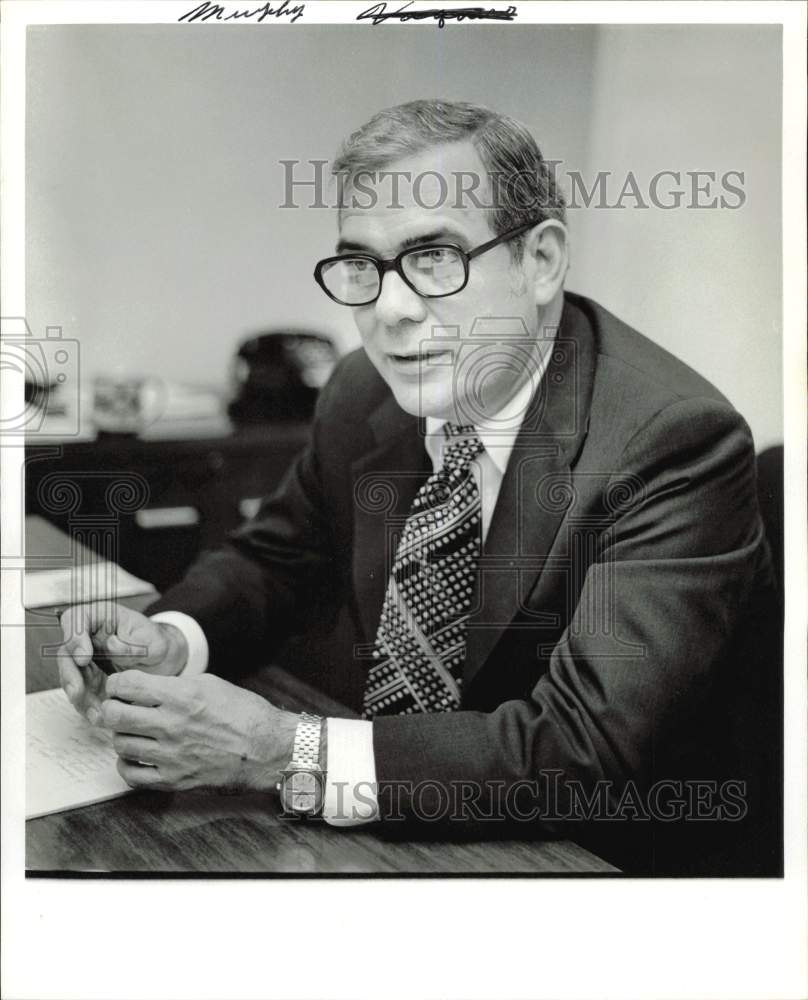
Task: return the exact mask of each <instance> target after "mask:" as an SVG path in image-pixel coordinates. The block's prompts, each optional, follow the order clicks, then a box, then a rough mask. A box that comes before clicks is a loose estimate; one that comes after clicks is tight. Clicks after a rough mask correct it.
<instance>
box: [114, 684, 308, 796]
mask: <svg viewBox="0 0 808 1000" xmlns="http://www.w3.org/2000/svg"><path fill="white" fill-rule="evenodd" d="M107 695H108V698H107V700H106V701H104V703H103V705H102V706H101V716H102V720H103V724H104V726H106V727H107V728H109V729H111V730H112V731H113V733H114V736H113V746H114V747H115V750H116V751H117V753H118V755H119V760H118V771H119V773H120V775H121V777H122V778H123V779H124V781H126V783H127V784H129V785H131V786H132V787H133V788H155V789H158V790H160V791H185V790H187V789H190V788H218V789H220V790H222V791H227V792H239V791H271V790H274V788H275V785H276V783H277V782H278V781H279V780H280V776H281V771H282V770H283V768H285V767H286V765H287V764H288V763H289V761H290V759H291V757H292V746H293V743H294V737H295V729H296V728H297V721H298V717H297V716H296V715H295V714H293V713H292V712H284V711H282V710H281V709H278V708H275V706H274V705H272V704H270V703H269V702H268V701H266V700H265V699H264V698H261V697H260V696H259V695H257V694H253V693H252V692H251V691H245V690H244V689H243V688H239V687H236V686H235V685H234V684H230V683H228V682H227V681H224V680H222V679H221V678H220V677H216V676H214V675H213V674H202V675H200V676H197V677H160V676H153V675H150V674H146V673H143V672H142V671H139V670H126V671H124V672H123V673H118V674H114V675H113V676H112V677H109V678H107Z"/></svg>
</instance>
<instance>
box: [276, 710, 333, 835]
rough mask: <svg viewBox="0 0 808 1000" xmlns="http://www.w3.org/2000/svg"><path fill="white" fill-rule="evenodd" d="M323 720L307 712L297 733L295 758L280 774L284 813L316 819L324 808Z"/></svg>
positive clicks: (299, 723)
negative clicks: (321, 752)
mask: <svg viewBox="0 0 808 1000" xmlns="http://www.w3.org/2000/svg"><path fill="white" fill-rule="evenodd" d="M322 724H323V720H322V719H321V718H320V717H319V716H318V715H309V714H308V713H307V712H304V713H303V714H302V715H301V716H300V720H299V722H298V724H297V729H296V730H295V742H294V745H293V747H292V759H291V760H290V761H289V764H288V765H287V767H286V769H285V770H284V771H281V780H280V781H279V782H278V785H277V789H278V791H279V792H280V796H281V804H282V806H283V809H284V812H286V813H290V814H293V815H295V816H308V817H311V816H317V815H318V814H319V813H320V812H321V811H322V808H323V799H324V795H325V771H324V770H323V769H322V767H320V733H321V730H322Z"/></svg>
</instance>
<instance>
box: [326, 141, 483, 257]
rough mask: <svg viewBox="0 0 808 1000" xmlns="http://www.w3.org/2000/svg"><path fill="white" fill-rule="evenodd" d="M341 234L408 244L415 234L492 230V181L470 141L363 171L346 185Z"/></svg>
mask: <svg viewBox="0 0 808 1000" xmlns="http://www.w3.org/2000/svg"><path fill="white" fill-rule="evenodd" d="M342 204H343V208H342V210H341V211H340V234H341V236H343V238H345V237H346V236H350V234H351V233H353V232H357V233H359V232H368V233H371V232H373V233H375V234H377V236H379V235H382V234H383V235H386V236H388V237H390V238H391V239H405V238H407V237H408V236H409V235H410V233H411V232H415V231H417V230H418V229H419V228H423V229H424V231H425V232H426V231H434V232H441V231H443V230H444V229H459V230H460V231H461V232H463V231H465V232H468V233H469V234H470V235H473V236H478V235H485V234H487V233H488V232H489V231H490V222H491V214H492V208H491V200H490V182H489V179H488V175H487V171H486V169H485V166H484V165H483V162H482V160H481V159H480V155H479V153H478V152H477V150H476V149H475V148H474V146H473V145H472V144H471V143H470V142H462V143H447V144H444V145H441V146H434V147H430V148H429V149H425V150H422V151H420V152H418V153H413V154H412V155H409V156H405V157H401V158H400V159H397V160H392V161H391V162H389V163H387V164H385V165H384V166H383V167H380V168H378V169H377V170H374V171H368V172H360V173H359V174H357V176H356V177H355V178H354V183H352V184H348V185H346V186H345V189H344V191H343V194H342Z"/></svg>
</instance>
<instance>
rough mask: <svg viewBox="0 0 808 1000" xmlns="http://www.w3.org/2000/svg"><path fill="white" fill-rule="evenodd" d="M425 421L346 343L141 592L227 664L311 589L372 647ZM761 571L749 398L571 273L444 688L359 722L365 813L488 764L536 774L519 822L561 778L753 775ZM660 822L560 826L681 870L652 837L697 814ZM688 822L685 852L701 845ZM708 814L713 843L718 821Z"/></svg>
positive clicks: (562, 811)
mask: <svg viewBox="0 0 808 1000" xmlns="http://www.w3.org/2000/svg"><path fill="white" fill-rule="evenodd" d="M421 430H422V424H421V423H420V422H419V421H418V420H417V419H416V418H414V417H411V416H409V415H407V414H406V413H404V412H403V411H402V410H401V409H400V408H399V407H398V406H397V404H396V403H395V401H394V399H393V397H392V395H391V394H390V392H389V390H388V389H387V387H386V385H385V384H384V382H383V381H382V380H381V378H380V377H379V376H378V374H377V373H376V371H375V370H374V369H373V368H372V366H371V365H370V363H369V362H368V360H367V358H366V356H365V355H364V352H361V351H358V352H355V353H353V354H351V355H349V356H348V357H347V358H345V359H344V360H343V362H342V363H341V364H340V366H339V367H338V370H337V371H336V373H335V374H334V376H333V378H332V380H331V381H330V383H329V385H328V386H327V387H326V388H325V390H324V391H323V393H322V394H321V398H320V401H319V405H318V409H317V414H316V417H315V421H314V425H313V430H312V438H311V443H310V446H309V447H308V449H307V450H306V451H305V452H304V453H303V454H302V455H301V457H300V458H299V460H298V461H297V463H296V464H295V465H294V467H293V468H292V469H291V470H290V472H289V474H288V475H287V477H286V479H285V482H284V483H283V485H282V487H281V488H280V489H279V490H278V492H277V493H276V494H275V495H274V496H272V497H270V498H269V499H267V500H266V501H265V502H264V504H263V506H262V508H261V510H260V512H259V514H258V516H257V517H256V518H255V520H254V521H252V522H251V523H249V524H248V525H246V526H245V527H243V528H242V529H240V530H239V531H238V532H236V533H235V534H234V535H233V536H232V538H231V541H230V544H229V545H228V546H227V547H226V548H225V549H223V550H221V551H218V552H214V553H209V554H206V555H205V556H203V557H202V558H201V560H200V561H199V562H198V563H197V564H196V565H195V566H194V567H192V569H191V570H190V571H189V573H188V575H187V576H186V577H185V579H184V580H183V581H182V582H181V583H179V584H178V585H177V586H176V587H174V588H172V589H171V590H169V591H168V593H166V594H165V595H164V596H163V598H162V599H161V601H160V602H159V603H158V604H157V605H155V606H154V608H153V609H152V610H157V609H167V608H172V609H175V610H180V611H185V612H187V613H188V614H191V615H193V616H194V617H195V618H196V619H197V620H198V621H199V622H200V624H201V625H202V627H203V629H204V630H205V633H206V635H207V637H208V639H209V642H210V647H211V654H212V669H214V670H216V671H217V672H218V673H221V674H224V675H231V676H232V675H233V674H234V673H236V672H238V671H239V670H242V669H245V668H246V667H247V666H249V665H250V664H252V663H256V662H261V661H263V662H266V661H267V660H268V658H269V657H270V654H271V651H272V650H273V649H274V648H275V647H276V646H277V645H278V643H279V641H280V640H281V639H282V638H283V637H285V636H286V635H288V634H289V632H290V631H293V630H295V629H304V628H305V627H306V624H307V621H309V620H310V619H311V616H312V614H315V613H316V614H320V613H321V612H320V611H319V610H318V611H317V612H314V611H313V609H314V608H315V607H317V608H318V609H319V608H322V607H323V606H324V605H327V606H329V607H332V608H334V609H336V608H337V607H338V606H340V605H341V604H347V606H348V608H349V609H350V611H351V615H352V617H353V620H354V621H355V623H356V629H357V637H358V643H357V645H356V647H355V649H354V653H355V662H356V664H357V669H358V670H361V669H366V664H367V662H368V661H367V657H368V655H369V653H370V649H371V645H372V642H373V638H374V635H375V631H376V626H377V622H378V618H379V614H380V610H381V606H382V601H383V597H384V590H385V586H386V581H387V576H388V571H389V567H390V564H391V562H392V556H393V553H394V549H395V539H396V537H397V533H398V532H399V531H400V529H401V526H402V524H403V521H404V519H405V518H406V515H407V512H408V510H409V507H410V504H411V502H412V499H413V497H414V496H415V493H416V492H417V490H418V488H419V486H420V485H421V483H423V481H424V480H425V478H426V477H427V475H428V474H429V472H430V471H431V470H430V468H429V463H428V459H427V456H426V453H425V450H424V447H423V442H422V434H421ZM771 583H772V575H771V567H770V560H769V556H768V549H767V545H766V541H765V538H764V533H763V529H762V524H761V520H760V516H759V513H758V506H757V499H756V491H755V455H754V449H753V443H752V438H751V435H750V432H749V429H748V427H747V426H746V424H745V422H744V421H743V419H742V418H741V417H740V416H739V414H738V413H737V412H736V411H735V410H734V409H733V407H732V406H731V405H730V404H729V402H728V401H727V400H726V399H725V398H724V397H723V396H722V395H721V394H720V393H719V392H718V391H717V390H716V389H715V388H714V387H713V386H712V385H710V384H709V383H708V382H707V381H705V380H704V379H703V378H701V377H700V376H699V375H698V374H696V373H695V372H694V371H692V370H691V369H690V368H688V367H687V366H685V365H684V364H682V363H681V362H680V361H678V360H677V359H676V358H674V357H673V356H672V355H670V354H668V353H667V352H666V351H664V350H662V349H661V348H660V347H658V346H656V345H654V344H653V343H652V342H651V341H649V340H647V339H646V338H645V337H643V336H642V335H640V334H639V333H637V332H636V331H634V330H632V329H630V328H629V327H628V326H626V325H625V324H624V323H622V322H620V321H619V320H618V319H616V318H615V317H614V316H612V315H611V314H609V313H608V312H606V311H605V310H604V309H602V308H601V307H600V306H598V305H597V304H596V303H594V302H592V301H589V300H587V299H584V298H582V297H579V296H575V295H572V294H568V295H567V296H566V301H565V307H564V313H563V319H562V323H561V327H560V330H559V336H558V339H557V341H556V344H555V346H554V348H553V351H552V357H551V359H550V364H549V367H548V370H547V372H546V375H545V377H544V379H543V381H542V383H541V386H540V388H539V391H538V392H537V395H536V397H535V398H534V400H533V402H532V404H531V407H530V410H529V412H528V415H527V417H526V419H525V421H524V423H523V425H522V428H521V431H520V433H519V436H518V438H517V441H516V444H515V447H514V450H513V453H512V457H511V459H510V463H509V466H508V469H507V473H506V476H505V478H504V480H503V483H502V487H501V491H500V495H499V499H498V502H497V506H496V510H495V512H494V516H493V519H492V522H491V526H490V529H489V533H488V537H487V539H486V542H485V549H484V555H483V560H482V564H481V571H480V574H479V584H478V588H477V593H476V595H475V598H474V603H473V606H472V614H471V618H470V623H469V630H468V645H467V655H466V663H465V671H464V683H463V704H462V710H461V711H458V712H455V713H449V714H435V715H412V716H393V717H385V718H379V719H377V720H376V721H375V722H374V752H375V758H376V769H377V777H378V780H379V782H380V786H381V794H380V803H381V808H382V813H383V815H384V816H387V817H388V818H389V819H390V820H391V822H392V820H393V819H394V818H396V817H397V816H398V815H403V816H405V817H409V816H412V815H413V814H414V813H415V812H417V811H418V810H420V811H421V813H423V812H429V811H432V812H436V813H438V814H440V809H441V805H442V804H444V805H445V797H444V792H443V790H444V789H445V788H447V787H449V785H450V784H451V783H452V782H454V783H455V786H456V787H465V788H466V789H474V788H478V789H479V794H478V795H477V796H476V798H475V797H474V793H473V792H470V791H466V792H465V793H463V794H465V795H467V796H468V797H469V798H474V810H476V811H473V816H476V817H477V820H478V823H477V825H479V817H480V816H481V815H485V814H486V812H487V811H493V812H495V813H496V812H497V809H498V808H499V807H501V805H502V798H501V796H502V788H503V784H504V786H505V787H506V788H513V787H514V783H515V782H519V781H534V782H535V781H537V779H539V778H542V779H543V784H542V785H540V786H539V785H537V786H536V789H535V794H533V789H532V786H527V785H526V786H522V790H523V791H524V795H525V796H527V797H526V798H524V799H523V805H521V806H519V809H521V811H522V812H525V811H526V810H528V809H529V805H528V802H532V803H533V804H534V805H535V802H536V801H539V802H540V807H541V808H540V810H539V812H540V815H538V817H535V816H534V818H533V820H532V821H531V829H533V830H538V831H540V832H541V833H542V834H543V835H547V834H548V833H551V834H567V833H572V832H573V830H572V828H571V826H570V823H569V822H568V821H566V820H564V819H561V818H560V817H564V816H566V815H568V813H569V801H570V800H569V794H570V792H569V788H570V787H571V786H570V782H572V783H573V784H574V783H575V782H579V783H580V787H581V788H583V789H586V791H587V793H594V792H595V791H596V790H597V789H603V788H607V789H608V792H607V795H608V801H609V803H610V804H611V806H612V807H614V806H615V804H616V803H619V801H620V799H621V796H623V795H624V794H625V790H626V788H627V782H628V783H633V785H634V786H635V787H636V789H637V791H638V792H639V793H640V795H645V794H646V793H647V792H648V790H649V789H652V788H653V787H655V783H658V782H659V781H663V780H664V781H671V780H681V779H684V780H699V781H718V782H719V783H720V782H722V781H724V780H726V779H736V778H737V779H743V780H746V781H751V782H752V784H753V785H754V787H755V789H759V788H760V787H763V786H765V784H766V781H767V780H769V777H770V776H767V775H766V773H765V765H764V764H762V763H761V758H760V755H759V754H758V749H759V747H758V746H757V745H756V742H755V741H756V739H757V738H758V732H759V731H758V730H757V729H756V727H755V723H754V718H755V707H756V701H757V702H758V704H759V700H760V698H761V697H762V695H761V689H762V688H763V687H765V686H766V684H767V683H768V681H767V678H766V676H764V675H765V674H767V673H771V672H772V671H774V672H776V670H777V662H776V657H772V656H771V655H770V656H769V660H770V661H771V659H774V662H769V663H768V664H764V666H763V669H761V664H760V663H759V662H756V659H757V658H758V656H757V651H755V650H753V645H754V642H753V640H755V641H758V643H759V635H758V633H759V630H760V623H761V621H763V620H766V615H768V613H769V606H768V605H767V603H766V601H767V595H768V594H769V593H770V588H771ZM756 630H757V631H756ZM753 653H754V655H753ZM762 658H763V659H764V660H765V658H766V655H765V650H764V651H763V657H762ZM742 767H743V768H745V769H746V770H743V771H742V770H741V768H742ZM548 776H549V778H548ZM400 782H409V785H408V786H407V785H401V784H400ZM598 782H601V783H603V782H606V783H608V784H606V785H604V784H601V785H598ZM419 783H420V785H419ZM671 787H672V788H673V789H675V790H676V791H678V789H679V787H680V786H668V794H672V792H671ZM687 787H688V788H689V786H687ZM387 789H395V794H394V795H391V796H389V798H388V797H387V796H386V795H385V794H384V791H385V790H387ZM529 792H530V794H532V795H533V798H532V799H531V798H530V796H529ZM414 794H417V802H415V801H414V799H413V795H414ZM683 794H685V795H687V794H688V793H687V792H685V793H683ZM690 794H691V795H692V794H693V793H692V789H691V790H690ZM717 794H718V795H719V798H720V796H721V794H722V793H721V792H720V791H719V792H718V793H717ZM752 794H753V789H752V788H751V786H750V787H749V788H747V789H746V790H745V791H744V792H743V795H744V796H747V797H749V796H751V795H752ZM755 794H757V793H755ZM536 795H538V800H537V798H536ZM701 795H702V802H704V801H705V796H706V797H707V798H709V795H707V793H705V792H702V793H701ZM759 798H760V797H759V796H758V797H757V798H756V800H755V801H756V803H757V804H756V806H755V810H757V812H759V811H760V807H759ZM495 800H496V801H495ZM508 801H509V802H510V806H509V808H511V810H513V808H516V806H515V803H516V802H517V801H518V800H517V799H512V800H508ZM416 807H417V808H416ZM687 808H688V809H689V810H691V811H692V809H693V808H695V805H694V803H693V802H692V801H690V802H689V805H688V807H687ZM750 809H751V806H750ZM755 810H752V811H753V812H754V811H755ZM624 811H625V810H624ZM730 811H732V810H730ZM467 812H468V810H467ZM534 813H535V810H534ZM469 815H472V814H469ZM624 818H625V817H624ZM713 818H715V816H713ZM506 825H508V824H506ZM511 825H512V824H511ZM668 825H669V824H668ZM491 826H493V824H489V827H491ZM522 826H523V827H525V824H522ZM674 826H675V827H676V829H677V831H678V832H677V833H676V835H675V837H674V836H669V837H667V840H666V837H665V829H664V828H665V824H662V825H660V824H659V823H653V822H652V823H648V822H646V821H645V820H644V819H643V818H640V819H639V820H637V821H635V822H633V823H631V822H628V823H627V822H624V821H622V820H620V819H618V820H617V821H616V822H615V821H614V817H613V818H612V821H602V822H598V821H594V822H592V821H590V822H588V823H586V824H585V825H584V828H583V833H581V832H580V831H579V833H578V834H577V835H578V836H579V837H580V836H584V838H585V837H586V836H587V835H588V834H592V835H593V840H592V842H593V844H594V845H595V846H596V848H599V849H600V850H601V851H603V852H605V853H607V854H610V852H611V856H614V857H616V858H617V860H619V861H620V862H621V863H623V864H626V863H630V864H631V865H632V867H633V868H634V869H635V870H653V871H659V870H690V869H689V868H687V864H689V863H690V862H684V863H683V865H684V867H682V868H681V869H676V868H675V865H673V863H672V862H669V860H667V859H668V853H669V852H668V846H669V845H668V844H667V841H675V842H676V845H677V847H676V848H675V851H674V853H677V852H678V855H679V856H684V854H683V849H682V846H681V845H682V844H683V843H688V842H689V841H688V837H689V836H690V834H691V833H692V830H693V828H694V824H693V823H692V822H691V824H690V827H689V828H688V827H686V826H683V825H682V824H674ZM705 826H710V824H709V823H707V824H705V823H704V822H702V823H701V825H700V826H699V830H700V832H699V836H698V838H697V840H698V844H697V846H695V847H693V848H692V849H689V852H688V851H684V853H687V854H688V856H690V855H692V854H694V853H695V855H696V856H699V857H702V858H704V857H705V856H706V855H705V849H704V846H703V844H704V837H703V835H702V833H701V831H703V830H704V829H705ZM712 826H713V827H715V829H716V830H717V831H718V832H717V833H715V834H714V835H713V837H714V840H715V843H717V844H718V845H719V850H718V853H719V855H721V856H723V854H722V852H723V850H724V845H725V842H726V834H727V831H728V827H729V823H728V822H727V821H722V822H721V823H720V824H712ZM455 828H456V826H455ZM509 828H510V826H509ZM430 829H431V830H432V831H434V829H436V827H435V825H434V824H433V825H432V826H431V827H430ZM576 829H577V827H576ZM660 829H662V833H660V832H659V831H660ZM648 830H652V831H653V832H651V833H648V832H647V831H648ZM593 831H594V833H593ZM746 837H747V840H748V838H749V837H753V838H756V837H758V834H757V833H754V832H750V833H748V834H747V835H746ZM692 839H693V838H692V836H690V840H692ZM708 839H709V838H708ZM736 839H737V837H736ZM742 839H743V838H742ZM614 845H617V846H616V847H614ZM638 845H639V846H638ZM613 848H614V850H613ZM621 848H623V849H624V850H622V851H621ZM615 852H616V853H615ZM643 852H644V853H643ZM767 856H768V857H769V860H770V861H771V851H769V855H767ZM772 863H774V862H772ZM755 864H756V862H755ZM750 873H751V872H750Z"/></svg>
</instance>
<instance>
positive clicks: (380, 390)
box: [321, 347, 390, 424]
mask: <svg viewBox="0 0 808 1000" xmlns="http://www.w3.org/2000/svg"><path fill="white" fill-rule="evenodd" d="M389 395H390V390H389V388H388V387H387V384H386V383H385V381H384V380H383V379H382V377H381V376H380V375H379V373H378V372H377V371H376V369H375V368H374V367H373V365H372V364H371V363H370V360H369V359H368V356H367V354H366V353H365V351H364V350H363V349H362V348H361V347H360V348H357V349H356V350H355V351H351V352H350V353H349V354H346V355H345V356H344V357H342V358H341V359H340V361H339V363H338V364H337V367H336V368H335V369H334V373H333V374H332V376H331V378H330V379H329V381H328V384H327V385H326V387H325V388H324V389H323V392H322V396H321V409H322V410H324V411H327V413H328V415H329V417H330V418H331V419H332V420H333V419H338V420H340V421H344V422H345V423H350V424H360V423H364V422H365V421H366V420H367V418H368V416H369V415H370V414H371V413H373V411H374V410H375V409H376V408H377V407H378V406H379V405H380V404H381V403H382V402H384V400H385V399H387V398H388V397H389Z"/></svg>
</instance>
